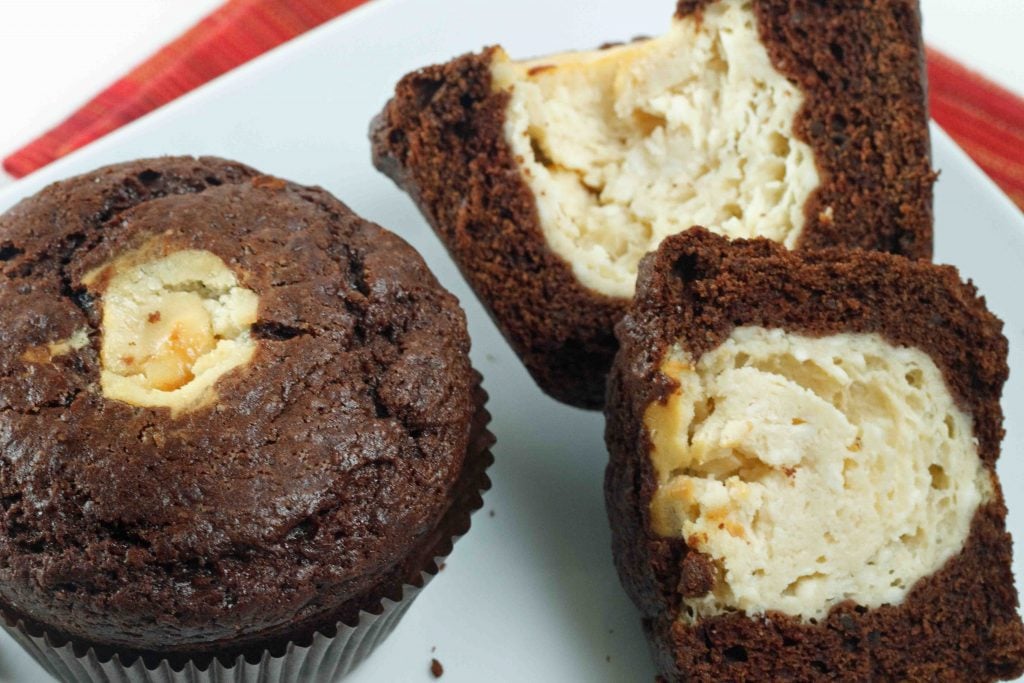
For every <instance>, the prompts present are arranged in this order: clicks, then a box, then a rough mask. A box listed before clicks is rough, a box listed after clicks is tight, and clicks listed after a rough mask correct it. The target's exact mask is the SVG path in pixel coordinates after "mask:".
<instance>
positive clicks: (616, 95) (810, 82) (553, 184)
mask: <svg viewBox="0 0 1024 683" xmlns="http://www.w3.org/2000/svg"><path fill="white" fill-rule="evenodd" d="M922 45H923V44H922V40H921V26H920V16H919V11H918V3H917V1H916V0H881V1H880V2H874V3H823V2H817V1H814V0H752V1H746V0H710V1H709V0H681V1H680V2H679V3H678V5H677V8H676V14H675V19H674V21H673V22H672V26H671V28H670V30H669V32H668V33H667V34H665V35H664V36H661V37H659V38H655V39H642V40H637V41H634V42H632V43H629V44H626V45H617V46H612V47H607V48H605V49H601V50H597V51H593V52H578V53H567V54H561V55H554V56H551V57H544V58H540V59H533V60H528V61H522V62H514V61H511V60H510V58H509V57H508V55H507V54H506V53H505V52H504V51H503V50H502V49H501V48H500V47H492V48H488V49H486V50H484V51H483V52H481V53H479V54H472V55H466V56H463V57H459V58H458V59H455V60H453V61H451V62H449V63H447V64H443V65H439V66H431V67H428V68H426V69H422V70H420V71H416V72H414V73H411V74H409V75H408V76H406V77H405V78H404V79H402V81H401V82H400V83H399V84H398V87H397V89H396V91H395V96H394V99H392V100H391V101H390V102H389V103H388V104H387V106H386V107H385V108H384V110H383V112H382V113H381V114H380V115H379V117H378V118H377V119H376V120H375V122H374V123H373V126H372V130H371V137H372V140H373V155H374V163H375V164H376V166H377V167H378V168H379V169H380V170H381V171H383V172H384V173H386V174H388V175H389V176H391V177H392V178H393V179H394V180H395V181H396V182H397V183H398V184H399V185H400V186H401V187H403V188H405V189H406V190H407V191H408V192H409V194H410V195H412V197H413V198H414V199H415V201H416V202H417V203H418V205H419V207H420V209H421V210H422V211H423V213H424V215H425V216H426V218H427V220H428V221H429V222H430V224H431V225H432V226H433V227H434V229H435V230H436V231H437V233H438V234H439V235H440V237H441V239H442V240H443V241H444V243H445V244H446V245H447V247H448V249H449V251H450V252H451V254H452V256H453V257H454V258H455V260H456V261H457V262H458V263H459V265H460V267H461V269H462V272H463V274H464V275H465V276H466V278H467V280H468V281H469V282H470V284H471V285H472V286H473V288H474V289H475V290H476V292H477V294H478V296H479V297H480V298H481V300H482V301H483V302H484V303H485V304H486V306H487V307H488V308H489V309H490V311H491V313H492V315H493V317H494V318H495V320H496V322H497V324H498V325H499V327H500V328H501V329H502V331H503V333H504V334H505V336H506V337H507V339H508V340H509V342H510V343H511V345H512V346H513V347H514V349H515V350H516V352H517V353H518V354H519V356H520V357H521V358H522V360H523V362H524V363H525V365H526V367H527V369H528V370H529V371H530V373H531V374H532V375H533V377H534V379H535V380H536V381H537V383H538V384H539V385H540V387H541V388H542V389H543V390H544V391H546V392H547V393H548V394H550V395H551V396H553V397H555V398H557V399H559V400H561V401H564V402H567V403H570V404H572V405H576V406H581V407H587V408H597V407H600V406H601V405H602V403H603V402H604V394H605V390H604V385H605V375H606V373H607V371H608V368H609V366H610V365H611V361H612V358H613V357H614V355H615V350H616V342H615V337H614V334H613V328H614V325H615V323H616V321H617V320H618V319H619V318H620V317H621V316H622V315H623V313H624V311H625V309H626V306H627V304H628V302H629V300H630V298H631V297H632V295H633V291H634V285H635V279H636V268H637V263H638V262H639V260H640V258H641V257H643V255H644V254H645V253H647V252H648V251H651V250H652V249H654V248H656V247H657V245H658V243H659V242H660V241H661V240H662V239H663V238H665V237H666V236H668V235H671V234H675V233H678V232H681V231H683V230H686V229H687V228H689V227H691V226H692V225H695V224H702V225H710V226H713V227H712V229H713V230H714V231H715V232H718V233H720V234H723V235H726V236H728V237H731V238H737V237H758V236H760V237H767V238H770V239H772V240H775V241H777V242H779V243H782V244H785V245H786V246H787V247H791V248H802V247H822V246H845V247H858V248H863V249H871V250H881V251H886V252H893V253H898V254H903V255H906V256H909V257H913V258H929V257H930V256H931V252H932V215H931V203H932V183H933V181H934V178H935V176H934V174H933V172H932V171H931V168H930V161H929V153H930V152H929V150H930V143H929V137H928V113H927V104H926V97H925V80H924V60H923V47H922Z"/></svg>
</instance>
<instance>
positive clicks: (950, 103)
mask: <svg viewBox="0 0 1024 683" xmlns="http://www.w3.org/2000/svg"><path fill="white" fill-rule="evenodd" d="M365 2H367V0H228V2H226V3H225V4H224V5H222V6H221V7H220V8H219V9H217V10H216V11H214V12H213V13H212V14H210V15H209V16H208V17H206V18H205V19H203V20H202V21H200V22H199V23H198V24H196V26H194V27H193V28H192V29H190V30H189V31H188V32H187V33H185V34H184V35H182V36H181V37H180V38H178V39H177V40H175V41H174V42H172V43H170V44H169V45H167V46H166V47H165V48H163V49H162V50H160V51H159V52H157V53H156V54H155V55H153V56H152V57H151V58H150V59H149V60H147V61H146V62H144V63H143V64H142V65H140V66H138V67H136V68H135V69H133V70H132V71H131V72H129V73H128V74H127V75H126V76H124V77H123V78H122V79H121V80H119V81H117V82H116V83H114V84H113V85H112V86H110V87H109V88H107V89H106V90H104V91H103V92H101V93H100V94H99V95H97V96H96V97H95V98H93V99H92V100H91V101H89V102H88V103H87V104H86V105H85V106H83V107H82V108H81V109H79V110H78V111H76V112H75V113H74V114H72V115H71V116H70V117H69V118H68V119H67V120H66V121H64V122H63V123H61V124H60V125H59V126H57V127H56V128H54V129H53V130H51V131H49V132H47V133H46V134H45V135H43V136H42V137H40V138H38V139H36V140H33V141H32V142H30V143H29V144H27V145H26V146H25V147H22V148H21V149H20V150H18V151H16V152H15V153H14V154H12V155H10V156H9V157H7V158H6V159H4V169H5V170H6V171H7V172H8V173H10V174H11V175H13V176H15V177H17V178H20V177H21V176H24V175H27V174H29V173H31V172H32V171H35V170H36V169H39V168H42V167H43V166H45V165H47V164H49V163H50V162H51V161H54V160H56V159H59V158H60V157H62V156H64V155H65V154H68V153H69V152H72V151H74V150H76V149H78V148H79V147H82V146H83V145H86V144H88V143H90V142H92V141H93V140H96V139H97V138H100V137H103V136H104V135H106V134H107V133H109V132H111V131H113V130H116V129H117V128H120V127H121V126H123V125H124V124H126V123H128V122H129V121H133V120H135V119H137V118H139V117H140V116H142V115H143V114H146V113H148V112H150V111H152V110H154V109H156V108H158V107H160V106H162V105H164V104H166V103H168V102H170V101H171V100H174V99H175V98H177V97H179V96H181V95H183V94H185V93H187V92H189V91H190V90H192V89H194V88H196V87H198V86H200V85H202V84H203V83H206V82H207V81H209V80H211V79H213V78H216V77H217V76H220V75H221V74H223V73H225V72H227V71H230V70H231V69H233V68H235V67H236V66H238V65H240V64H244V63H245V62H247V61H249V60H250V59H252V58H253V57H256V56H258V55H260V54H262V53H264V52H266V51H267V50H269V49H271V48H273V47H276V46H277V45H280V44H281V43H284V42H286V41H288V40H290V39H292V38H294V37H295V36H297V35H300V34H302V33H305V32H306V31H308V30H309V29H311V28H313V27H315V26H319V25H320V24H322V23H324V22H325V21H327V20H328V19H332V18H334V17H336V16H338V15H341V14H344V13H345V12H347V11H348V10H350V9H352V8H353V7H356V6H358V5H362V4H363V3H365ZM928 79H929V86H930V93H931V96H930V100H931V113H932V117H933V118H934V119H935V120H936V121H938V123H939V125H941V126H942V127H943V128H944V129H946V131H947V132H948V133H949V134H950V135H952V136H953V138H954V139H955V140H956V141H957V143H958V144H959V145H960V146H961V147H963V148H964V149H965V150H966V151H967V153H968V154H970V155H971V157H972V158H973V159H974V160H975V161H976V162H977V163H978V165H979V166H981V167H982V168H983V169H984V170H985V172H986V173H988V174H989V175H990V176H991V177H992V179H993V180H995V181H996V182H997V183H998V184H999V185H1000V186H1001V187H1002V188H1003V190H1004V191H1005V192H1006V193H1007V194H1008V195H1009V196H1010V197H1011V198H1012V199H1013V201H1014V202H1016V203H1017V205H1018V206H1020V207H1021V208H1022V209H1024V99H1021V98H1020V97H1017V96H1016V95H1014V94H1013V93H1011V92H1009V91H1007V90H1005V89H1003V88H1001V87H999V86H998V85H996V84H994V83H992V82H991V81H988V80H986V79H985V78H983V77H982V76H980V75H978V74H976V73H974V72H971V71H969V70H967V69H966V68H964V67H963V66H961V65H960V64H958V63H957V62H955V61H953V60H952V59H950V58H949V57H947V56H945V55H943V54H942V53H940V52H937V51H935V50H932V49H929V50H928Z"/></svg>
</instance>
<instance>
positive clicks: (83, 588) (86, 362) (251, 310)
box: [0, 157, 492, 663]
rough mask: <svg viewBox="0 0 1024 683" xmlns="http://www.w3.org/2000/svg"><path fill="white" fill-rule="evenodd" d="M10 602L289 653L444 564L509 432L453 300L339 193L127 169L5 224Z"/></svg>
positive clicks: (0, 416) (4, 540) (129, 631)
mask: <svg viewBox="0 0 1024 683" xmlns="http://www.w3.org/2000/svg"><path fill="white" fill-rule="evenodd" d="M0 259H2V262H0V270H2V277H0V317H2V319H3V320H4V324H3V325H2V326H0V610H2V612H3V613H4V615H5V617H6V618H7V620H8V623H12V622H14V621H22V622H24V623H25V624H26V626H27V628H28V629H29V630H30V631H31V632H43V633H45V634H46V635H47V637H48V638H50V639H51V640H52V642H55V643H62V642H66V641H68V640H70V641H71V642H72V643H74V645H75V647H76V648H78V647H80V648H82V649H83V650H84V649H86V648H90V647H91V648H95V649H96V651H97V652H101V653H106V656H110V655H112V654H117V655H118V656H119V657H120V658H121V661H122V662H128V661H131V660H132V659H134V658H136V657H138V656H143V657H145V658H147V661H148V660H149V659H154V660H156V659H167V660H170V661H172V662H178V663H180V662H183V661H191V662H200V663H201V662H203V661H207V662H209V661H210V659H212V658H213V657H217V658H219V659H220V660H222V661H232V660H233V659H234V658H235V657H237V656H238V655H239V654H244V655H246V656H249V655H253V656H257V658H258V654H259V653H260V652H265V651H268V650H269V651H271V652H272V653H275V654H279V653H280V652H282V651H283V650H284V649H285V648H286V646H288V645H290V644H299V645H301V644H303V643H304V642H307V641H308V640H309V639H310V638H311V637H312V635H313V634H314V633H315V632H324V633H328V634H329V633H330V632H331V630H332V629H333V628H334V627H335V626H336V625H337V624H339V623H345V624H348V625H354V624H356V623H357V622H358V620H359V614H360V612H361V611H362V610H366V611H377V610H379V609H380V603H381V600H382V599H383V598H390V599H392V600H398V599H400V598H401V595H402V586H403V585H404V584H411V585H416V586H418V585H421V584H422V578H423V573H424V572H428V573H433V572H436V571H437V569H436V566H435V564H434V558H435V557H437V556H441V555H444V554H446V553H447V552H449V550H450V549H451V543H452V539H453V537H455V536H457V535H460V534H462V533H464V532H465V531H466V530H467V529H468V526H469V521H468V517H469V513H470V512H471V511H472V510H474V509H476V508H477V507H479V506H480V504H481V501H480V491H481V490H482V489H484V488H486V487H487V479H486V476H485V475H484V473H483V471H484V469H486V466H487V465H488V464H489V462H490V455H489V453H488V450H487V449H488V447H489V446H490V444H491V442H492V438H491V437H490V435H489V433H488V432H487V431H486V423H487V420H488V415H487V413H486V410H485V409H484V408H483V403H484V400H485V395H484V394H483V391H482V390H481V389H480V377H479V375H478V374H477V373H476V372H475V371H474V370H473V369H472V367H471V365H470V361H469V357H468V350H469V344H470V342H469V337H468V335H467V331H466V323H465V318H464V314H463V312H462V310H461V309H460V307H459V305H458V302H457V301H456V299H455V298H454V297H453V296H452V295H450V294H449V293H448V292H446V291H445V290H444V289H443V288H442V287H441V286H440V285H439V284H438V283H437V281H436V280H435V278H434V277H433V275H432V274H431V273H430V271H429V270H428V268H427V266H426V265H425V263H424V262H423V260H422V258H421V257H420V256H419V255H418V254H417V253H416V252H415V251H414V250H413V249H412V248H411V247H410V246H409V245H408V244H406V243H405V242H404V241H402V240H401V239H400V238H398V237H397V236H395V235H393V234H392V233H390V232H388V231H386V230H384V229H383V228H381V227H379V226H377V225H375V224H373V223H370V222H369V221H366V220H363V219H361V218H359V217H358V216H356V215H355V214H354V213H352V211H351V210H350V209H349V208H348V207H347V206H345V205H344V204H343V203H341V202H340V201H338V200H337V199H335V198H334V197H332V196H331V195H330V194H328V193H327V192H325V191H324V190H322V189H320V188H316V187H304V186H301V185H297V184H294V183H291V182H288V181H285V180H281V179H278V178H273V177H269V176H265V175H262V174H260V173H259V172H257V171H255V170H254V169H252V168H249V167H247V166H244V165H242V164H238V163H235V162H231V161H225V160H222V159H216V158H208V157H204V158H190V157H167V158H159V159H148V160H139V161H133V162H128V163H124V164H118V165H114V166H109V167H106V168H102V169H99V170H97V171H95V172H92V173H88V174H86V175H82V176H78V177H76V178H71V179H68V180H65V181H62V182H58V183H55V184H53V185H51V186H49V187H47V188H46V189H44V190H42V191H41V192H39V193H38V194H36V195H35V196H33V197H30V198H28V199H25V200H23V201H22V202H21V203H20V204H18V205H16V206H15V207H13V208H12V209H10V210H9V211H7V212H6V213H5V214H3V215H2V216H0Z"/></svg>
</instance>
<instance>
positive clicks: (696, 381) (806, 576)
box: [645, 327, 993, 619]
mask: <svg viewBox="0 0 1024 683" xmlns="http://www.w3.org/2000/svg"><path fill="white" fill-rule="evenodd" d="M662 372H663V373H665V374H666V375H668V376H670V377H672V378H674V379H675V380H677V381H678V382H679V389H678V391H676V392H675V393H674V394H673V395H672V396H671V397H670V398H669V399H668V401H667V402H665V403H655V404H652V405H651V406H650V407H649V408H648V410H647V412H646V414H645V424H646V426H647V428H648V430H649V433H650V435H651V439H652V442H653V450H652V453H651V458H652V462H653V465H654V468H655V471H656V473H657V477H658V488H657V491H656V493H655V495H654V496H653V499H652V501H651V519H652V525H653V527H654V531H655V532H656V533H658V534H659V535H662V536H666V537H682V538H685V539H686V540H687V543H688V545H689V546H690V547H691V548H694V549H696V550H698V551H700V552H702V553H704V554H706V555H707V556H709V557H710V558H711V560H712V562H713V563H714V565H715V567H716V573H717V576H716V579H715V585H714V589H713V590H712V591H711V592H710V593H709V594H707V595H705V596H702V597H698V598H686V599H685V601H684V602H685V604H684V609H683V610H682V615H683V618H684V619H696V618H702V617H708V616H713V615H716V614H721V613H723V612H727V611H732V610H743V611H745V612H746V613H748V614H758V613H763V612H765V611H768V610H776V611H779V612H783V613H785V614H789V615H794V616H799V617H802V618H804V619H821V618H822V617H824V616H825V615H827V613H828V611H829V609H830V608H831V607H832V606H833V605H835V604H837V603H839V602H842V601H844V600H853V601H854V602H856V603H858V604H860V605H864V606H866V607H869V608H872V607H878V606H880V605H883V604H898V603H899V602H901V601H902V600H903V598H904V597H905V596H906V594H907V592H908V591H909V590H910V589H911V588H912V587H913V586H914V584H915V582H917V581H918V580H919V579H921V578H923V577H927V576H930V575H931V574H933V573H934V572H936V571H937V570H938V569H939V568H941V567H942V565H943V564H944V563H945V562H946V561H947V560H948V559H949V558H950V557H952V556H953V555H955V554H956V553H957V552H959V551H960V550H961V549H962V548H963V545H964V542H965V540H966V539H967V536H968V534H969V531H970V526H971V520H972V518H973V517H974V513H975V511H976V510H977V508H978V506H979V505H980V504H982V503H983V502H985V501H987V500H989V499H990V498H991V496H992V491H993V488H992V482H991V478H990V475H989V473H988V471H987V470H986V469H985V467H984V466H983V464H982V462H981V460H980V458H979V457H978V447H977V443H976V441H975V439H974V437H973V426H972V420H971V417H970V416H969V415H967V414H965V413H964V412H963V411H962V410H960V408H958V407H957V405H956V404H955V402H954V400H953V398H952V396H951V395H950V392H949V389H948V388H947V385H946V383H945V381H944V379H943V377H942V374H941V372H940V371H939V369H938V367H937V366H936V365H935V363H934V362H933V361H932V360H931V358H930V357H929V356H928V355H926V354H925V353H923V352H922V351H920V350H917V349H913V348H905V347H896V346H893V345H891V344H889V343H888V342H887V341H885V340H884V339H882V338H881V337H880V336H878V335H860V334H839V335H835V336H830V337H824V338H811V337H805V336H801V335H797V334H790V333H787V332H783V331H781V330H768V329H764V328H759V327H741V328H738V329H736V330H735V331H734V333H733V334H732V335H731V336H730V337H729V339H728V340H727V341H726V342H725V343H723V344H722V345H721V346H719V347H718V348H717V349H715V350H713V351H711V352H709V353H706V354H705V355H704V356H702V357H701V358H700V359H699V361H698V362H697V363H696V364H694V363H693V362H692V360H691V359H690V358H688V357H687V356H686V354H685V353H683V352H681V351H680V350H679V349H678V347H676V349H675V350H674V351H673V352H672V353H670V354H668V356H667V358H666V360H665V362H664V364H663V366H662Z"/></svg>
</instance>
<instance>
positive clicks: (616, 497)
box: [605, 228, 1024, 681]
mask: <svg viewBox="0 0 1024 683" xmlns="http://www.w3.org/2000/svg"><path fill="white" fill-rule="evenodd" d="M1001 329H1002V323H1001V322H1000V321H999V320H998V319H996V318H995V317H994V316H993V315H992V314H990V313H989V312H988V311H987V310H986V309H985V305H984V301H983V300H982V299H981V298H979V297H978V296H977V293H976V291H975V289H974V287H973V286H971V285H969V284H963V283H961V282H960V280H959V277H958V275H957V273H956V271H955V269H953V268H950V267H947V266H934V265H931V264H927V263H923V262H913V261H910V260H907V259H904V258H902V257H898V256H892V255H889V254H877V253H868V252H861V251H849V250H840V249H829V250H820V251H818V250H809V251H805V252H789V251H787V250H785V249H784V248H783V247H781V246H780V245H777V244H773V243H771V242H769V241H768V240H764V239H758V240H750V241H748V240H737V241H733V242H730V241H728V240H726V239H725V238H722V237H720V236H716V235H713V234H711V233H709V232H707V231H705V230H702V229H699V228H694V229H692V230H690V231H688V232H686V233H683V234H681V235H677V236H673V237H670V238H668V239H666V240H665V241H664V242H663V243H662V245H661V247H660V249H659V250H658V251H657V252H656V253H655V254H652V255H650V256H648V257H647V258H646V259H645V260H644V261H643V263H642V265H641V267H640V277H639V280H638V286H637V296H636V300H635V302H634V305H633V307H632V308H631V309H630V311H629V313H628V314H627V315H626V316H625V317H624V318H623V320H622V322H621V323H620V325H619V327H618V336H619V341H620V342H621V344H622V348H621V350H620V351H619V355H618V357H617V358H616V361H615V364H614V366H613V370H612V372H611V374H610V378H609V400H608V404H607V406H606V409H605V410H606V415H607V418H608V423H607V431H606V439H607V442H608V447H609V450H610V454H611V461H610V464H609V467H608V471H607V477H606V482H605V493H606V500H607V504H608V512H609V517H610V520H611V524H612V529H613V537H614V542H613V549H614V554H615V559H616V563H617V566H618V569H619V574H620V577H621V579H622V582H623V584H624V586H625V587H626V589H627V591H628V592H629V594H630V595H631V597H632V598H633V600H634V602H635V603H636V604H637V606H638V607H639V608H640V610H641V612H642V614H643V623H644V627H645V630H646V633H647V634H648V636H649V638H650V641H651V644H652V648H653V651H654V653H655V656H656V658H657V662H658V666H659V669H660V671H661V673H662V675H663V676H664V677H665V678H666V679H668V680H808V679H811V678H815V677H831V678H836V679H844V680H913V681H933V680H994V679H998V678H1006V677H1013V676H1016V675H1019V674H1020V673H1021V672H1022V671H1024V626H1022V624H1021V620H1020V616H1019V615H1018V613H1017V605H1018V597H1017V593H1016V590H1015V588H1014V582H1013V575H1012V572H1011V568H1010V567H1011V560H1012V553H1011V540H1010V536H1009V535H1008V534H1007V533H1006V531H1005V516H1006V507H1005V504H1004V500H1003V495H1002V492H1001V489H1000V485H999V481H998V479H997V477H996V471H995V464H996V460H997V458H998V457H999V448H1000V441H1001V439H1002V436H1003V429H1002V420H1003V415H1002V412H1001V409H1000V405H999V400H1000V395H1001V391H1002V387H1003V384H1004V382H1005V380H1006V378H1007V374H1008V371H1007V365H1006V354H1007V343H1006V339H1005V338H1004V337H1003V335H1002V333H1001Z"/></svg>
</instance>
